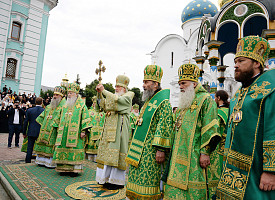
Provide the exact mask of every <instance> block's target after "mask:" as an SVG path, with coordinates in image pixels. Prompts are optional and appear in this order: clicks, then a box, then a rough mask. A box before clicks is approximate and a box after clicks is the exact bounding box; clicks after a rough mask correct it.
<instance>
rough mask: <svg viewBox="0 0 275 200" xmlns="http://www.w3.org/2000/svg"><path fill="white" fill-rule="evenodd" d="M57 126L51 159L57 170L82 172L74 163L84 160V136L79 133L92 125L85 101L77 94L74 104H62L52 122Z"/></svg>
mask: <svg viewBox="0 0 275 200" xmlns="http://www.w3.org/2000/svg"><path fill="white" fill-rule="evenodd" d="M53 126H54V127H58V132H57V137H56V143H55V146H56V148H55V151H54V155H53V160H54V162H55V163H56V164H57V168H56V171H59V172H82V171H83V170H82V169H75V168H74V165H81V164H83V161H84V160H85V152H84V147H85V138H83V139H82V138H80V133H81V132H84V131H85V129H88V128H90V127H92V123H91V118H90V116H89V111H88V108H87V106H86V105H85V102H84V101H83V100H82V99H81V97H80V96H78V98H77V100H76V102H75V104H74V106H73V107H72V108H68V106H67V105H64V106H63V107H62V109H61V112H60V113H59V114H58V115H57V117H56V118H55V120H54V123H53Z"/></svg>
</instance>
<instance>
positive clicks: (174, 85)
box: [151, 0, 275, 107]
mask: <svg viewBox="0 0 275 200" xmlns="http://www.w3.org/2000/svg"><path fill="white" fill-rule="evenodd" d="M219 4H220V7H221V9H220V11H218V9H217V7H216V6H215V5H214V4H213V3H212V2H210V1H208V0H193V1H191V2H190V3H189V4H188V5H187V6H186V7H185V8H184V9H183V11H182V15H181V20H182V26H181V28H182V31H183V35H182V36H180V35H175V34H171V35H167V36H165V37H164V38H162V39H161V40H160V42H159V43H158V44H157V46H156V48H155V50H154V51H153V52H152V53H151V62H152V64H156V65H159V66H161V67H162V68H163V71H164V79H163V81H162V87H163V88H170V89H171V104H172V106H173V107H174V106H177V105H178V96H179V92H180V91H179V87H178V76H177V70H178V68H179V66H180V65H182V64H186V63H189V62H190V63H193V64H197V65H198V66H199V67H200V70H201V77H200V82H201V83H202V84H203V85H204V86H206V87H207V88H209V91H210V92H211V95H212V96H214V93H215V91H216V90H220V89H224V90H226V91H227V92H228V93H229V95H230V96H232V95H234V93H235V92H236V90H237V89H238V88H239V87H240V83H238V82H236V81H235V79H234V56H235V53H236V47H237V43H238V39H239V38H241V37H245V36H248V35H259V36H262V37H265V38H266V39H268V41H269V43H270V45H271V53H270V58H269V60H268V61H267V63H266V68H267V69H269V68H272V67H274V65H275V53H274V50H275V30H274V29H275V22H274V18H275V1H273V0H233V1H232V0H220V1H219Z"/></svg>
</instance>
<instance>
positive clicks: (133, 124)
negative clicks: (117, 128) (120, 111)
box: [129, 104, 139, 145]
mask: <svg viewBox="0 0 275 200" xmlns="http://www.w3.org/2000/svg"><path fill="white" fill-rule="evenodd" d="M138 116H139V105H138V104H134V105H133V106H132V111H131V114H130V130H129V145H130V143H131V141H132V137H133V134H134V131H135V129H136V121H137V118H138Z"/></svg>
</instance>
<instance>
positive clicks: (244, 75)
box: [235, 64, 254, 83]
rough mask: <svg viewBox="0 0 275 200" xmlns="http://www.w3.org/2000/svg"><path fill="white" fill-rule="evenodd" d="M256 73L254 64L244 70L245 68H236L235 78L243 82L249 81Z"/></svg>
mask: <svg viewBox="0 0 275 200" xmlns="http://www.w3.org/2000/svg"><path fill="white" fill-rule="evenodd" d="M236 72H239V74H237V73H236ZM253 75H254V69H253V68H252V64H251V67H250V68H249V69H248V70H246V71H244V70H240V69H235V80H236V81H238V82H241V83H245V82H247V81H249V80H250V79H251V78H252V77H253Z"/></svg>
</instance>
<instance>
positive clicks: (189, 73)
mask: <svg viewBox="0 0 275 200" xmlns="http://www.w3.org/2000/svg"><path fill="white" fill-rule="evenodd" d="M178 75H179V82H180V81H194V82H198V79H199V76H200V69H199V67H198V66H197V65H195V64H184V65H181V66H180V67H179V70H178Z"/></svg>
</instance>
